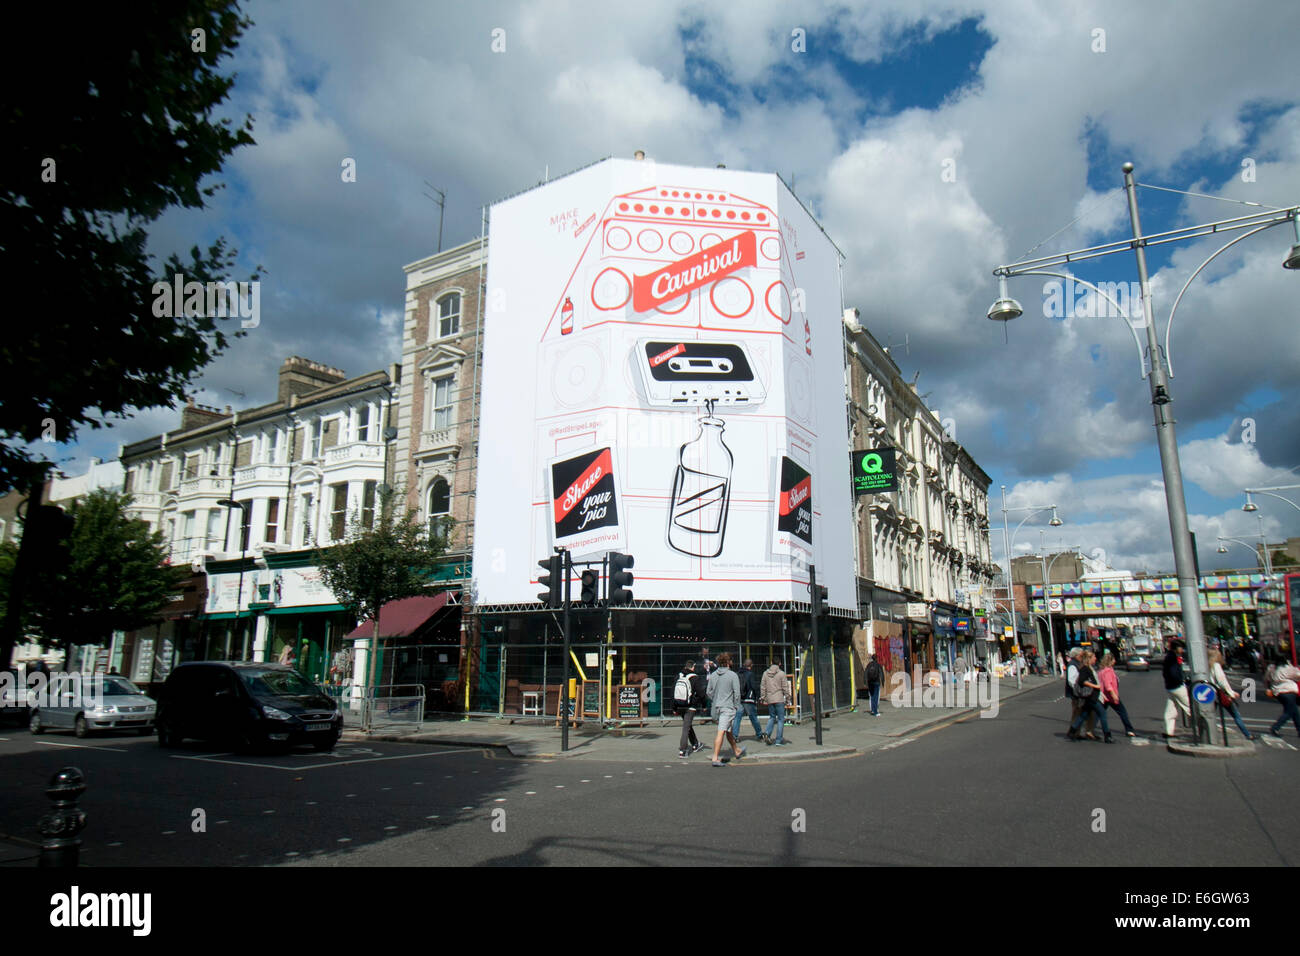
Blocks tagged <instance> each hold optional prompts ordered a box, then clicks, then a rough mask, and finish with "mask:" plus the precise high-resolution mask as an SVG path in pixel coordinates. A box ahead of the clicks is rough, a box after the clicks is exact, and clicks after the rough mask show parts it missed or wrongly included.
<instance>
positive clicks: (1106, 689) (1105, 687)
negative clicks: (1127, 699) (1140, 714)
mask: <svg viewBox="0 0 1300 956" xmlns="http://www.w3.org/2000/svg"><path fill="white" fill-rule="evenodd" d="M1097 678H1098V682H1099V683H1100V684H1101V702H1102V706H1103V707H1109V708H1110V709H1111V710H1113V711H1115V713H1117V714H1119V719H1120V720H1122V721H1124V732H1125V733H1126V734H1128V735H1129V736H1130V737H1136V736H1137V731H1136V730H1134V729H1133V723H1132V721H1130V720H1129V719H1128V711H1127V710H1126V709H1125V707H1124V704H1123V703H1122V702H1121V701H1120V699H1119V677H1117V676H1116V674H1115V655H1114V654H1112V653H1111V652H1110V651H1107V652H1106V653H1105V654H1104V655H1102V658H1101V670H1099V671H1098V672H1097Z"/></svg>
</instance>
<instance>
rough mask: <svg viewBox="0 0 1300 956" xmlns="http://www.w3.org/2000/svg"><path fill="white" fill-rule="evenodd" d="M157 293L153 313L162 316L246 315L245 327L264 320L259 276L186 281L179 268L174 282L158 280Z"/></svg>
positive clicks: (214, 316)
mask: <svg viewBox="0 0 1300 956" xmlns="http://www.w3.org/2000/svg"><path fill="white" fill-rule="evenodd" d="M153 295H154V300H153V314H154V315H156V316H158V317H159V318H163V317H164V316H166V317H168V318H173V319H175V318H179V317H181V316H185V317H188V318H199V317H206V318H210V319H242V320H243V321H242V322H240V323H239V325H240V328H244V329H255V328H257V327H258V326H259V325H261V324H262V284H261V283H260V282H258V281H257V280H253V281H252V282H199V281H197V280H195V279H191V280H190V281H188V282H186V281H185V276H184V275H182V274H180V273H179V272H178V273H176V274H175V275H173V276H172V281H171V282H155V283H154V284H153Z"/></svg>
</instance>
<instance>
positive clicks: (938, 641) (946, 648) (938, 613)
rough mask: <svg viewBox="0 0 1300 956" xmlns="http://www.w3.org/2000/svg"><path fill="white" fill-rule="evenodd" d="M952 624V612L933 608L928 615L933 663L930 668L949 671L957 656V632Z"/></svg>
mask: <svg viewBox="0 0 1300 956" xmlns="http://www.w3.org/2000/svg"><path fill="white" fill-rule="evenodd" d="M953 624H954V615H953V612H952V610H945V609H941V608H935V610H934V611H933V612H932V613H931V615H930V628H931V633H932V635H933V641H934V663H933V664H932V665H931V666H932V667H934V668H936V669H938V670H946V671H951V670H952V669H953V664H954V663H955V662H956V660H957V658H958V656H959V651H958V646H957V631H956V629H955V627H954V626H953Z"/></svg>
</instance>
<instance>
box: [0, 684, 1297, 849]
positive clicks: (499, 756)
mask: <svg viewBox="0 0 1300 956" xmlns="http://www.w3.org/2000/svg"><path fill="white" fill-rule="evenodd" d="M1121 689H1122V692H1123V694H1124V698H1125V702H1126V703H1127V705H1128V707H1129V711H1130V714H1131V716H1132V717H1133V720H1134V723H1135V724H1136V725H1137V726H1138V729H1139V730H1140V731H1142V733H1143V735H1144V736H1143V737H1141V738H1139V739H1138V740H1137V741H1136V742H1135V741H1132V740H1130V739H1128V738H1125V737H1123V736H1122V732H1121V733H1120V734H1118V735H1117V737H1116V743H1115V744H1113V745H1109V746H1107V745H1104V744H1101V743H1092V742H1080V743H1071V742H1068V741H1066V740H1065V737H1064V731H1065V725H1066V717H1067V716H1068V712H1069V706H1068V703H1067V702H1065V701H1063V700H1060V699H1059V697H1060V689H1059V686H1057V685H1055V684H1053V685H1050V686H1048V687H1045V688H1043V689H1041V690H1039V691H1035V692H1031V693H1028V694H1025V695H1023V696H1021V697H1018V698H1016V699H1014V700H1011V701H1009V702H1006V703H1004V704H1003V706H1002V708H1001V710H1000V712H999V715H998V716H997V717H996V718H994V719H980V718H976V717H971V718H968V719H965V720H963V721H961V722H958V723H954V724H950V725H947V726H943V727H940V728H937V729H933V730H930V731H927V732H924V733H921V734H918V735H915V736H913V737H904V738H901V739H900V740H898V741H896V742H895V743H893V744H892V745H890V746H889V747H888V748H887V749H883V750H879V751H876V752H873V753H870V754H865V755H860V756H853V757H845V758H839V759H828V760H820V761H799V762H791V763H789V764H779V763H773V764H749V765H746V764H745V763H744V762H743V761H742V762H741V763H739V764H736V765H732V766H728V767H726V768H723V769H715V768H712V767H710V766H709V765H708V763H707V761H706V760H704V759H703V758H702V757H701V756H699V755H697V756H696V757H695V758H694V759H693V760H692V761H690V762H686V761H680V760H678V759H676V758H675V757H674V758H671V759H670V758H669V757H668V755H665V754H658V753H656V754H650V753H647V757H652V758H653V759H647V760H646V761H645V762H644V763H639V764H629V763H626V762H622V763H614V762H599V761H593V760H582V761H577V760H565V759H558V760H552V761H546V760H526V761H525V760H515V759H512V758H510V757H508V756H505V755H504V754H503V753H500V752H497V751H491V750H464V749H453V748H446V747H428V746H422V745H411V744H398V743H376V744H371V745H348V744H340V745H339V747H338V748H337V749H336V751H335V752H334V753H333V754H332V755H321V754H317V753H315V752H313V751H311V750H299V751H294V752H293V753H290V754H281V755H265V756H251V757H250V756H246V755H240V754H232V753H229V752H227V751H224V750H220V749H218V748H215V747H203V746H201V745H197V744H193V743H191V744H188V745H186V746H185V747H184V748H182V749H181V750H179V751H170V750H163V749H161V748H159V747H158V746H157V745H156V743H155V742H154V741H153V740H152V739H148V738H136V737H118V738H94V739H91V740H88V741H78V740H76V739H75V738H73V737H72V736H71V735H55V734H46V735H43V736H41V737H35V738H33V737H31V736H30V735H29V734H28V733H27V732H26V731H25V730H12V731H11V730H9V729H8V728H0V760H3V766H4V768H5V772H4V773H3V775H0V832H3V833H6V834H11V835H17V836H25V837H28V838H31V839H34V838H35V835H34V824H35V821H36V819H37V818H38V817H39V816H40V814H41V813H43V812H44V811H45V809H46V808H47V805H48V801H47V800H46V799H45V797H44V794H43V788H44V785H45V782H46V781H47V780H48V778H49V776H50V775H51V774H52V773H53V772H54V771H55V770H57V769H58V768H59V767H61V766H66V765H75V766H77V767H79V768H81V769H82V770H83V771H84V772H85V774H86V776H87V780H88V790H87V793H86V795H85V797H84V798H83V800H82V804H81V805H82V807H83V808H84V809H85V811H86V813H87V816H88V820H89V823H88V826H87V828H86V830H85V832H84V834H83V840H84V850H83V856H82V860H83V863H84V864H86V865H89V866H135V865H180V866H230V865H236V866H238V865H267V864H290V865H339V866H356V865H363V866H364V865H471V864H475V865H516V866H517V865H546V864H562V865H592V864H598V865H599V864H604V865H665V866H682V865H725V864H732V865H770V864H780V865H828V864H829V865H835V864H872V865H903V866H915V865H936V864H938V865H962V866H965V865H1053V866H1057V865H1063V866H1064V865H1078V864H1084V865H1107V864H1118V865H1125V866H1146V865H1164V866H1229V865H1289V864H1293V863H1295V862H1297V861H1298V860H1300V820H1298V819H1297V812H1296V808H1295V802H1294V796H1293V795H1294V792H1295V787H1296V784H1297V782H1300V751H1297V750H1296V749H1295V745H1296V744H1297V743H1300V741H1297V737H1296V732H1295V729H1294V728H1293V727H1292V728H1287V729H1285V730H1284V731H1283V732H1284V733H1285V734H1287V739H1286V741H1285V742H1280V741H1274V744H1275V745H1272V746H1263V745H1261V746H1260V747H1259V748H1258V753H1257V754H1256V755H1255V756H1252V757H1245V758H1238V759H1232V760H1209V759H1195V758H1189V757H1183V756H1178V755H1175V754H1172V753H1170V752H1168V751H1167V750H1166V749H1165V748H1164V747H1163V746H1161V745H1160V743H1159V741H1158V740H1154V739H1152V735H1158V733H1159V730H1160V729H1161V723H1160V715H1161V713H1162V712H1163V708H1164V699H1165V698H1164V692H1163V689H1162V687H1161V681H1160V675H1159V673H1158V672H1156V673H1152V674H1133V675H1124V674H1123V673H1121ZM1244 709H1245V712H1246V717H1247V720H1248V721H1249V722H1251V723H1252V724H1254V725H1255V726H1258V727H1267V725H1268V724H1270V723H1271V722H1272V720H1273V719H1274V718H1275V717H1276V716H1277V714H1278V713H1280V709H1279V707H1278V705H1276V704H1274V703H1273V702H1272V701H1268V700H1262V701H1260V702H1258V703H1255V704H1247V705H1245V708H1244ZM859 719H870V718H869V717H860V716H856V715H853V716H848V717H840V718H836V720H859ZM1117 723H1118V722H1117ZM1117 729H1118V728H1117ZM200 821H201V823H202V826H199V822H200Z"/></svg>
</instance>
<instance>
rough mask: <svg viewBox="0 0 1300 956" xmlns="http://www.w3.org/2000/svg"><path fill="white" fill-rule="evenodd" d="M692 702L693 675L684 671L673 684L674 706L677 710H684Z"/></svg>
mask: <svg viewBox="0 0 1300 956" xmlns="http://www.w3.org/2000/svg"><path fill="white" fill-rule="evenodd" d="M690 702H691V677H690V675H689V674H687V673H685V672H682V673H681V674H678V675H677V683H676V684H675V685H674V686H673V706H674V707H676V708H677V710H678V711H679V712H680V711H683V710H686V708H687V707H688V706H689V705H690Z"/></svg>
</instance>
